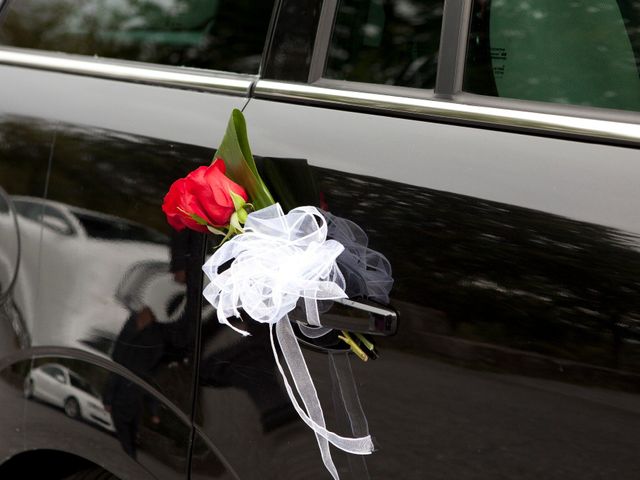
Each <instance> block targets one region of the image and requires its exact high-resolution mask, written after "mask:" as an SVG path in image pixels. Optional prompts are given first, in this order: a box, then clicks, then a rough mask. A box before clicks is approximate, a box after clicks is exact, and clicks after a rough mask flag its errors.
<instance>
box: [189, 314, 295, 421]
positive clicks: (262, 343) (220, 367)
mask: <svg viewBox="0 0 640 480" xmlns="http://www.w3.org/2000/svg"><path fill="white" fill-rule="evenodd" d="M212 324H213V325H212ZM210 327H213V331H214V332H216V333H217V329H218V328H219V324H217V322H216V321H215V319H210V321H209V322H208V325H205V327H204V328H203V332H202V336H203V337H204V338H207V337H208V338H211V337H212V336H215V333H214V334H213V335H212V334H211V331H210ZM243 327H245V328H246V329H247V330H249V331H250V333H251V336H248V337H243V338H242V339H241V340H240V341H237V342H234V343H233V344H231V345H229V346H227V347H226V348H222V349H220V350H217V351H215V352H212V353H211V354H209V355H207V356H206V357H205V358H203V359H202V361H201V364H200V385H201V386H203V387H215V388H229V387H235V388H239V389H241V390H244V391H245V392H246V393H247V394H248V395H249V398H250V399H251V400H252V402H253V404H254V405H255V406H256V408H257V410H258V412H259V414H260V421H261V424H262V430H263V432H264V433H267V432H270V431H272V430H274V429H276V428H278V427H280V426H282V425H284V424H286V423H289V422H291V421H294V420H296V419H297V418H298V417H297V414H296V412H295V410H294V409H293V407H292V406H291V401H290V400H289V398H288V397H287V396H286V394H285V393H284V391H283V390H282V387H281V386H280V384H279V383H278V377H277V372H276V366H275V363H274V361H273V352H272V351H271V345H270V343H269V330H268V327H267V326H266V325H261V324H258V323H257V322H246V325H243ZM205 341H206V340H205Z"/></svg>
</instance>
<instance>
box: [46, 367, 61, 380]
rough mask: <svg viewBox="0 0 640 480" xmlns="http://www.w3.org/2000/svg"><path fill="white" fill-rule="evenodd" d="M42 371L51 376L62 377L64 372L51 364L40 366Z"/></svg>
mask: <svg viewBox="0 0 640 480" xmlns="http://www.w3.org/2000/svg"><path fill="white" fill-rule="evenodd" d="M42 371H43V372H44V373H46V374H47V375H49V376H51V377H53V378H59V377H62V378H64V373H62V370H60V369H59V368H58V367H54V366H53V365H45V366H44V367H42Z"/></svg>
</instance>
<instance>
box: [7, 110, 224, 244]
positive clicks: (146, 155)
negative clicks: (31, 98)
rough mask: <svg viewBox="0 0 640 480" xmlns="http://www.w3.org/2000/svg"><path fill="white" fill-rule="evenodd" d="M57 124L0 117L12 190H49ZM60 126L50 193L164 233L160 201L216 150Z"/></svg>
mask: <svg viewBox="0 0 640 480" xmlns="http://www.w3.org/2000/svg"><path fill="white" fill-rule="evenodd" d="M53 129H54V127H51V126H50V125H47V124H44V123H41V122H38V121H36V120H32V119H6V120H5V121H3V122H1V123H0V159H1V160H2V161H1V162H0V178H3V179H9V178H10V179H11V182H10V184H4V185H3V186H4V188H6V189H7V190H8V192H9V193H10V194H12V195H16V194H18V195H23V194H31V195H34V194H35V195H36V196H40V195H42V194H43V193H44V178H45V175H46V173H47V159H48V157H49V153H50V145H51V140H52V139H53V134H54V131H53ZM57 129H58V131H57V136H56V143H55V153H54V157H53V168H52V171H51V181H50V185H49V198H50V199H53V200H56V201H59V202H62V203H67V204H69V205H81V206H82V207H83V208H86V209H89V210H94V211H99V212H102V213H107V214H111V215H115V216H118V217H121V218H126V219H129V220H132V221H135V222H138V223H143V224H144V225H146V226H148V227H151V228H154V229H156V230H159V231H164V232H167V231H168V227H167V225H166V221H165V219H164V215H163V214H162V211H161V209H160V205H161V203H162V199H163V197H164V195H165V193H166V192H167V189H168V187H169V185H171V182H173V181H174V180H175V179H176V178H180V177H182V176H184V175H185V173H186V172H188V171H190V170H192V169H194V168H196V167H197V166H199V165H204V164H206V163H207V162H208V161H209V159H210V158H211V155H212V152H211V149H208V148H201V147H192V146H187V145H181V144H176V143H172V144H171V145H169V144H168V143H167V142H164V141H160V140H154V139H149V138H145V137H138V136H133V135H126V134H118V133H115V132H107V131H105V130H100V129H94V128H77V127H70V126H68V125H57ZM31 165H33V167H32V168H25V166H31ZM134 200H135V201H134Z"/></svg>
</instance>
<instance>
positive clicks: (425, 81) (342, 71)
mask: <svg viewBox="0 0 640 480" xmlns="http://www.w3.org/2000/svg"><path fill="white" fill-rule="evenodd" d="M442 5H443V2H442V0H433V1H429V2H425V1H420V2H418V1H415V0H393V1H390V0H378V1H373V2H372V1H368V0H367V1H362V0H350V1H343V2H341V3H340V8H339V12H338V16H337V19H336V27H335V29H334V33H333V39H332V44H331V49H330V52H329V61H328V64H327V72H328V74H329V76H330V77H331V78H338V79H345V80H352V81H362V82H370V83H389V84H394V85H403V86H409V87H416V88H433V86H434V85H435V78H436V62H437V52H438V45H439V43H440V27H441V23H442Z"/></svg>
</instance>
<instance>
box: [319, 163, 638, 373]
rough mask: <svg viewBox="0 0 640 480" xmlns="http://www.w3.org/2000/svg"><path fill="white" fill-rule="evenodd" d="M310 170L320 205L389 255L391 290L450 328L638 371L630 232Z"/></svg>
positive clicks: (634, 244) (635, 262)
mask: <svg viewBox="0 0 640 480" xmlns="http://www.w3.org/2000/svg"><path fill="white" fill-rule="evenodd" d="M318 173H319V178H320V185H321V189H322V190H324V191H325V194H326V195H327V201H328V203H329V206H330V208H331V210H332V211H333V212H334V213H336V214H337V215H343V216H346V217H349V218H352V219H353V220H355V221H356V222H358V223H359V224H360V225H361V226H362V227H363V228H364V229H365V231H367V233H368V234H369V235H370V239H371V243H372V247H373V248H375V249H377V250H379V251H381V252H383V253H384V254H385V255H387V257H388V258H389V260H390V261H391V264H392V266H393V268H394V278H395V280H396V283H395V288H394V292H393V293H394V298H396V299H398V300H403V301H407V302H412V303H415V304H418V305H423V306H426V307H429V308H432V309H436V310H439V311H442V312H444V313H445V314H446V318H447V321H448V322H449V325H450V327H451V329H452V331H453V332H455V334H456V335H460V336H464V337H467V338H471V339H477V340H484V341H489V342H492V343H498V344H503V345H509V346H513V347H517V348H521V349H524V350H529V351H537V352H539V353H545V354H549V355H553V356H557V357H561V358H568V359H575V360H580V361H585V362H588V363H594V364H598V365H604V366H614V367H621V368H627V369H633V370H635V371H640V349H639V348H638V347H636V346H635V345H637V344H636V343H635V342H637V341H639V340H640V278H639V277H638V272H640V250H639V249H638V239H637V237H634V236H632V235H630V234H626V233H624V232H621V231H619V230H616V229H614V228H608V227H604V226H599V225H593V224H588V223H583V222H578V221H574V220H571V219H568V218H563V217H559V216H556V215H551V214H547V213H543V212H539V211H534V210H528V209H525V208H520V207H513V206H510V205H505V204H499V203H495V202H489V201H484V200H480V199H476V198H471V197H466V196H463V195H454V194H449V193H444V192H438V191H434V190H426V189H421V188H417V187H411V186H407V185H401V184H395V183H391V182H385V181H381V180H378V179H367V182H366V183H364V182H362V179H360V178H357V177H355V176H348V175H345V174H344V173H342V172H341V173H336V172H332V171H328V170H319V171H318ZM354 198H357V199H358V201H357V202H356V203H354V202H353V199H354ZM424 327H425V328H428V325H424ZM623 345H624V349H623V348H622V347H623Z"/></svg>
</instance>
